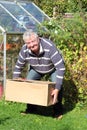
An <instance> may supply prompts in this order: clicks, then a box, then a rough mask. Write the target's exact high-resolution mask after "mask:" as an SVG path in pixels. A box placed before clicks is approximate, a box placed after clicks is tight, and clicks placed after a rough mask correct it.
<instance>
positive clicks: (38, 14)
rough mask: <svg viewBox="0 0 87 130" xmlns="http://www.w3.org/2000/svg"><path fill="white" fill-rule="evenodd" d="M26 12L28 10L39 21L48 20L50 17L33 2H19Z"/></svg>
mask: <svg viewBox="0 0 87 130" xmlns="http://www.w3.org/2000/svg"><path fill="white" fill-rule="evenodd" d="M20 4H21V5H22V6H23V7H24V8H25V9H26V10H27V11H28V12H30V13H31V14H32V15H33V16H34V17H35V18H36V19H37V20H38V21H39V22H43V21H45V20H49V19H50V18H49V17H48V16H47V15H46V14H45V13H44V12H43V11H42V10H41V9H40V8H38V7H37V6H36V5H35V4H34V3H32V2H30V3H26V4H22V3H20Z"/></svg>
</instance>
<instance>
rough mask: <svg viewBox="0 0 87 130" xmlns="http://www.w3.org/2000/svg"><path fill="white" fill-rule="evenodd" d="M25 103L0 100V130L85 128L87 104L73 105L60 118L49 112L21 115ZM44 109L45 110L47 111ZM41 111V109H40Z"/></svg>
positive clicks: (75, 129)
mask: <svg viewBox="0 0 87 130" xmlns="http://www.w3.org/2000/svg"><path fill="white" fill-rule="evenodd" d="M25 108H26V104H23V103H13V102H7V101H5V100H0V130H86V129H87V106H84V107H82V108H80V107H75V108H73V109H72V110H71V111H67V112H66V113H65V114H64V116H63V118H62V119H61V120H56V119H54V118H52V117H51V116H50V114H49V116H47V115H43V114H42V113H43V112H42V113H41V112H40V113H39V114H28V115H21V114H20V111H22V110H25ZM40 109H42V108H40ZM47 110H48V109H46V110H45V111H47ZM40 111H42V110H40Z"/></svg>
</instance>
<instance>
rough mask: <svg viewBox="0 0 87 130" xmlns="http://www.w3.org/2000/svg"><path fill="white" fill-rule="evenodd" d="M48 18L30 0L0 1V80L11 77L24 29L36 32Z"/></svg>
mask: <svg viewBox="0 0 87 130" xmlns="http://www.w3.org/2000/svg"><path fill="white" fill-rule="evenodd" d="M47 20H48V21H49V20H50V18H49V17H48V16H47V15H46V14H45V13H44V12H43V11H42V10H41V9H40V8H39V7H37V6H36V5H35V4H34V3H32V2H18V1H14V2H12V1H0V81H4V82H3V85H4V86H5V83H6V78H12V71H13V68H14V65H15V61H16V58H17V56H18V52H19V50H20V47H21V46H22V44H23V40H22V35H23V32H24V31H25V30H28V29H33V30H34V31H36V32H38V28H39V27H41V29H44V27H42V22H44V21H47Z"/></svg>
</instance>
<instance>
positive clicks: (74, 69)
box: [40, 14, 87, 102]
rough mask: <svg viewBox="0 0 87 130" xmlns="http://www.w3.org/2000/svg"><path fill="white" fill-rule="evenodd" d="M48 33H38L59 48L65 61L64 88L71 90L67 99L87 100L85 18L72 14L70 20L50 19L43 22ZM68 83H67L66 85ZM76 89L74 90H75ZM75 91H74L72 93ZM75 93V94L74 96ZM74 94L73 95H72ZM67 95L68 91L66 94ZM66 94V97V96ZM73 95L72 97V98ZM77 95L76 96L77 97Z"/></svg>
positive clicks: (86, 30)
mask: <svg viewBox="0 0 87 130" xmlns="http://www.w3.org/2000/svg"><path fill="white" fill-rule="evenodd" d="M43 25H44V26H46V27H47V29H48V30H49V31H47V32H45V33H44V32H40V33H42V34H43V36H47V37H49V38H50V39H52V40H53V41H54V42H55V44H56V46H57V47H58V48H60V50H61V51H62V53H63V56H64V59H65V66H66V72H65V78H64V86H65V91H66V89H67V88H68V89H71V90H70V91H71V95H69V96H68V99H69V100H70V101H72V102H73V100H72V99H74V101H75V102H86V100H87V18H86V15H83V14H73V17H72V18H64V17H62V18H61V19H56V20H54V19H51V21H50V22H44V23H43ZM67 82H68V83H67ZM67 85H68V86H67ZM75 87H76V89H75ZM73 90H75V91H73ZM76 91H77V94H76ZM73 92H74V93H73ZM66 93H67V94H70V93H69V90H68V91H67V92H66ZM67 94H66V95H67ZM73 95H74V97H73ZM77 95H78V96H77Z"/></svg>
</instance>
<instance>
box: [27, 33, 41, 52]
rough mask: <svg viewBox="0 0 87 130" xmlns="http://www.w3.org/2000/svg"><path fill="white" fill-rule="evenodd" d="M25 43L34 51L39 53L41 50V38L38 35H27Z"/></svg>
mask: <svg viewBox="0 0 87 130" xmlns="http://www.w3.org/2000/svg"><path fill="white" fill-rule="evenodd" d="M25 43H26V45H27V47H28V49H30V50H31V51H32V52H34V53H36V54H37V53H38V52H39V38H38V37H36V36H35V35H32V36H31V37H29V38H28V37H27V38H26V39H25Z"/></svg>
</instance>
